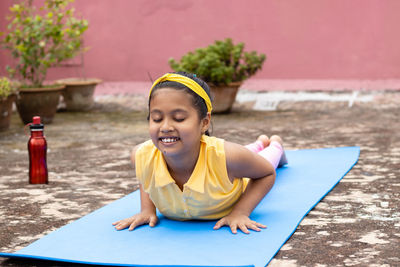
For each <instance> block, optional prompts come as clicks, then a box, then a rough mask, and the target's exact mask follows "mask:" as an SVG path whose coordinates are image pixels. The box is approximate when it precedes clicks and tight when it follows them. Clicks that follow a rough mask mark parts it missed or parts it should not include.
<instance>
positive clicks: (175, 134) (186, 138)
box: [149, 88, 210, 157]
mask: <svg viewBox="0 0 400 267" xmlns="http://www.w3.org/2000/svg"><path fill="white" fill-rule="evenodd" d="M192 101H193V100H192V96H191V95H189V94H188V93H186V92H184V91H182V90H176V89H173V88H162V89H158V90H157V91H156V92H154V94H153V95H152V98H151V101H150V118H149V132H150V136H151V139H152V141H153V143H154V145H155V146H156V147H157V148H158V149H159V150H160V151H161V152H162V153H163V154H164V156H166V157H177V156H178V157H179V156H183V157H187V156H194V157H197V156H198V155H197V154H196V153H198V151H199V147H200V138H201V136H202V134H203V133H204V132H205V131H206V130H207V129H208V127H209V123H210V115H208V116H207V117H206V118H203V119H200V118H199V115H198V112H197V110H196V108H195V107H194V106H193V102H192Z"/></svg>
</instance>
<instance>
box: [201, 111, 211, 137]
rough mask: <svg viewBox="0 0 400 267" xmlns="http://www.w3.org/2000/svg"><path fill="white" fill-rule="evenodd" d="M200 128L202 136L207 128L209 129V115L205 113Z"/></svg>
mask: <svg viewBox="0 0 400 267" xmlns="http://www.w3.org/2000/svg"><path fill="white" fill-rule="evenodd" d="M201 123H202V126H201V132H202V133H203V134H204V133H205V132H206V131H207V130H208V128H210V124H211V113H210V112H207V115H206V116H205V117H204V118H203V119H202V120H201Z"/></svg>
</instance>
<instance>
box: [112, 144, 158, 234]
mask: <svg viewBox="0 0 400 267" xmlns="http://www.w3.org/2000/svg"><path fill="white" fill-rule="evenodd" d="M138 147H139V145H137V146H135V147H134V148H133V150H132V153H131V161H132V164H133V167H134V168H135V155H136V150H137V148H138ZM139 190H140V210H141V211H140V213H138V214H135V215H133V216H132V217H129V218H126V219H123V220H120V221H117V222H114V223H113V225H114V226H115V229H117V230H122V229H125V228H127V227H129V231H132V230H133V229H135V228H136V227H137V226H139V225H142V224H146V223H148V224H149V225H150V226H151V227H154V226H155V225H156V224H157V221H158V218H157V214H156V207H155V205H154V203H153V201H151V199H150V196H149V194H148V193H146V192H145V191H144V190H143V187H142V185H141V184H139Z"/></svg>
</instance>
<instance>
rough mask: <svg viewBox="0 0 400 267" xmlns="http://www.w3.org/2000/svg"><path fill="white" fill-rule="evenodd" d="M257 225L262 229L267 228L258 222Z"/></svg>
mask: <svg viewBox="0 0 400 267" xmlns="http://www.w3.org/2000/svg"><path fill="white" fill-rule="evenodd" d="M256 225H257V226H258V227H260V228H267V226H266V225H264V224H261V223H258V222H256Z"/></svg>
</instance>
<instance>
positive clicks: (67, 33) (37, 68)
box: [3, 0, 88, 124]
mask: <svg viewBox="0 0 400 267" xmlns="http://www.w3.org/2000/svg"><path fill="white" fill-rule="evenodd" d="M70 2H73V0H45V1H44V2H42V1H40V3H43V6H41V7H40V8H38V7H37V6H36V5H34V4H33V0H21V1H20V2H19V3H18V4H14V5H13V6H12V7H11V8H10V11H11V16H9V17H8V20H10V23H9V25H8V32H7V33H5V34H6V35H5V38H4V40H3V43H4V46H5V48H7V49H9V50H10V52H11V55H12V56H13V58H14V59H16V63H15V66H14V67H9V66H7V70H8V71H9V73H10V74H11V75H12V77H14V76H17V78H19V79H20V82H21V87H20V88H19V90H18V96H17V100H16V104H17V109H18V112H19V114H20V117H21V119H22V121H23V122H24V123H25V124H26V123H29V122H30V121H31V119H32V117H33V116H36V115H38V116H41V117H42V121H43V122H44V123H50V122H51V121H52V120H53V117H54V115H55V112H56V110H57V105H58V102H59V98H60V94H61V90H62V89H63V88H64V87H65V86H64V85H60V84H51V85H50V84H48V83H45V80H46V75H47V70H48V68H50V67H54V66H56V65H57V64H59V63H60V62H62V61H64V60H66V59H70V58H73V57H75V56H76V55H77V54H78V53H79V52H80V51H81V44H82V39H81V36H82V34H83V33H84V32H85V31H86V29H87V28H88V23H87V21H86V20H84V19H77V18H75V17H74V9H73V8H69V7H68V5H69V3H70Z"/></svg>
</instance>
